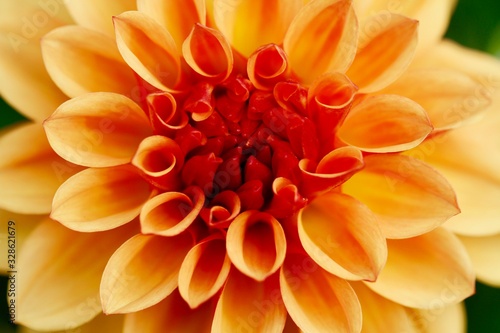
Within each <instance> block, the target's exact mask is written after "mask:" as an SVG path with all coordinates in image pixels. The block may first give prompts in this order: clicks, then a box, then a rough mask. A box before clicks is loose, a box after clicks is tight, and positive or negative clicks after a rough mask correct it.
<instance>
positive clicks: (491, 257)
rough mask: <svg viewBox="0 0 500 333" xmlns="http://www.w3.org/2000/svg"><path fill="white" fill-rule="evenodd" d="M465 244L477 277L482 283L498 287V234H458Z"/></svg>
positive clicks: (499, 280) (499, 240) (499, 241)
mask: <svg viewBox="0 0 500 333" xmlns="http://www.w3.org/2000/svg"><path fill="white" fill-rule="evenodd" d="M459 238H460V240H461V241H462V243H463V244H464V245H465V248H466V249H467V252H468V253H469V256H470V258H471V260H472V265H473V266H474V269H475V270H476V274H477V278H478V279H479V280H480V281H481V282H484V283H488V284H490V285H492V286H495V287H500V265H499V264H498V254H499V253H500V234H496V235H493V236H487V237H466V236H459Z"/></svg>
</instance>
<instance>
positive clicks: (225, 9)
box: [213, 0, 302, 57]
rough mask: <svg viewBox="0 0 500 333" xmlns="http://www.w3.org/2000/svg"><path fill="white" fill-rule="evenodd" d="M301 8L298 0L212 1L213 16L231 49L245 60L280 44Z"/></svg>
mask: <svg viewBox="0 0 500 333" xmlns="http://www.w3.org/2000/svg"><path fill="white" fill-rule="evenodd" d="M301 6H302V4H301V1H300V0H277V1H272V2H269V1H265V0H257V1H256V0H233V1H226V0H214V1H213V8H214V14H213V15H214V19H215V24H216V25H217V28H218V29H219V30H220V31H221V32H222V33H223V34H224V36H226V38H227V39H228V40H229V42H230V43H231V45H232V46H233V47H234V48H235V49H236V50H237V51H238V52H240V53H241V54H242V55H243V56H245V57H248V56H250V54H252V53H253V52H254V51H255V50H257V48H259V47H260V46H262V45H265V44H269V43H274V44H281V43H282V41H283V38H284V36H285V33H286V31H287V28H288V26H289V24H290V22H291V21H292V19H293V18H294V16H295V15H296V14H297V12H298V11H299V9H300V7H301Z"/></svg>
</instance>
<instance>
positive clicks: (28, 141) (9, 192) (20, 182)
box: [0, 124, 81, 214]
mask: <svg viewBox="0 0 500 333" xmlns="http://www.w3.org/2000/svg"><path fill="white" fill-rule="evenodd" d="M0 151H2V160H1V161H0V183H1V184H2V186H1V187H0V207H2V208H4V209H7V210H10V211H13V212H17V213H23V214H46V213H49V212H50V209H51V202H52V197H53V196H54V193H56V190H57V188H58V187H59V186H60V185H61V184H62V183H63V182H64V181H65V180H66V179H67V178H69V177H70V176H72V175H73V174H75V173H77V172H78V171H80V170H81V167H78V166H76V165H73V164H71V163H68V162H66V161H64V160H63V159H62V158H60V157H59V156H57V154H55V153H54V151H53V150H52V148H51V147H50V145H49V143H48V142H47V138H46V137H45V133H44V132H43V128H42V126H41V125H40V124H23V125H21V126H19V127H14V128H13V129H12V130H11V131H8V132H6V133H4V134H3V136H2V137H1V139H0Z"/></svg>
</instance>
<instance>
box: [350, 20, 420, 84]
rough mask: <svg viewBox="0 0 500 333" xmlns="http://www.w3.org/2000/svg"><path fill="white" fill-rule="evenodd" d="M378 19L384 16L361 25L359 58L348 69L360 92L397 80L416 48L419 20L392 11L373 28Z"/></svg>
mask: <svg viewBox="0 0 500 333" xmlns="http://www.w3.org/2000/svg"><path fill="white" fill-rule="evenodd" d="M379 21H383V19H381V16H380V15H377V16H375V17H371V18H370V19H368V20H367V22H364V23H363V24H362V26H361V28H360V31H361V33H360V42H359V44H358V51H357V53H356V58H354V62H353V63H352V65H351V67H350V68H349V70H348V71H347V76H349V78H350V79H351V80H352V81H353V82H354V83H355V84H356V85H357V86H358V87H360V92H361V93H370V92H374V91H378V90H380V89H381V88H384V87H386V86H388V85H389V84H390V83H392V82H394V81H395V80H396V79H397V78H398V77H399V76H401V74H403V72H404V71H405V70H406V69H407V68H408V66H409V65H410V62H411V60H412V59H413V56H414V54H415V49H416V47H417V29H418V21H415V20H412V19H409V18H407V17H405V16H401V15H396V14H393V15H391V16H390V18H389V19H388V21H387V22H384V24H383V26H382V27H381V29H379V30H375V31H372V30H371V29H373V28H371V27H372V26H373V24H377V23H378V22H379Z"/></svg>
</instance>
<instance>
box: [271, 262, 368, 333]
mask: <svg viewBox="0 0 500 333" xmlns="http://www.w3.org/2000/svg"><path fill="white" fill-rule="evenodd" d="M280 289H281V294H282V296H283V302H284V303H285V306H286V309H287V311H288V314H289V315H290V317H292V319H293V321H294V322H295V323H296V324H297V326H299V327H300V329H301V330H302V331H304V332H335V333H337V332H338V333H340V332H360V331H361V324H362V316H361V307H360V305H359V302H358V299H357V297H356V294H355V293H354V290H353V289H352V288H351V286H350V285H349V283H348V282H347V281H346V280H344V279H341V278H338V277H336V276H334V275H332V274H330V273H328V272H326V271H324V270H323V269H322V268H321V267H319V266H318V265H317V264H316V263H315V262H314V261H313V260H312V259H311V258H310V257H308V256H306V255H303V254H288V255H287V259H286V260H285V263H284V265H283V267H282V268H281V271H280Z"/></svg>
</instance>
